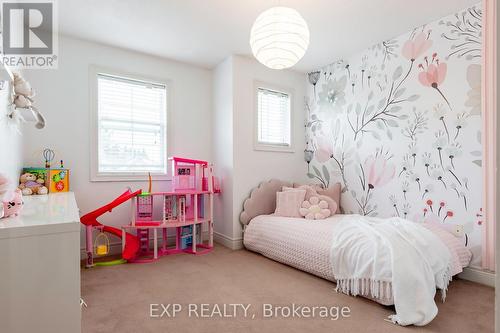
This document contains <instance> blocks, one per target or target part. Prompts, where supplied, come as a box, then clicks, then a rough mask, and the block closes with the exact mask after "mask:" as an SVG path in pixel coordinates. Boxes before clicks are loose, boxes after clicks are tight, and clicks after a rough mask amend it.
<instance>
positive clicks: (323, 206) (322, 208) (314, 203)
mask: <svg viewBox="0 0 500 333" xmlns="http://www.w3.org/2000/svg"><path fill="white" fill-rule="evenodd" d="M335 208H336V207H335ZM299 212H300V215H302V216H304V217H305V218H306V219H308V220H322V219H325V218H327V217H328V216H330V215H332V213H331V211H330V209H328V202H326V201H325V200H320V199H319V198H318V197H316V196H313V197H311V198H309V200H306V201H304V202H302V205H301V207H300V209H299Z"/></svg>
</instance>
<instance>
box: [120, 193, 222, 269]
mask: <svg viewBox="0 0 500 333" xmlns="http://www.w3.org/2000/svg"><path fill="white" fill-rule="evenodd" d="M213 196H214V192H213V191H207V190H177V191H169V192H153V193H143V194H140V195H138V196H137V197H134V198H132V214H131V216H132V221H131V223H130V224H129V225H125V226H122V230H123V233H122V234H123V235H126V232H127V231H135V233H136V234H137V235H138V237H139V238H140V237H143V238H142V239H143V244H144V245H143V247H144V248H145V249H146V250H143V251H142V252H143V253H142V255H141V257H142V258H145V257H147V259H138V260H136V262H141V260H142V262H149V261H151V260H156V259H158V258H159V257H161V256H164V255H171V254H177V253H190V254H204V253H207V252H210V251H211V250H212V249H213ZM179 198H182V199H183V200H184V203H187V202H188V201H189V202H190V204H189V205H188V209H187V215H186V212H184V215H183V216H177V217H175V218H172V217H167V216H166V214H165V204H166V202H167V200H173V201H176V202H178V199H179ZM141 200H142V203H141ZM155 203H156V204H159V203H162V206H163V217H162V218H159V217H156V216H155V215H158V213H159V210H158V209H156V210H155V209H154V204H155ZM141 205H143V206H141ZM140 209H144V211H142V212H141V211H140ZM177 209H179V208H178V207H177ZM203 224H205V225H206V227H205V231H206V232H207V233H208V237H207V238H208V239H206V240H204V239H203V232H202V231H203V229H204V228H203ZM186 227H188V230H189V231H190V233H189V234H187V235H184V234H183V229H184V228H186ZM167 233H168V234H171V235H174V236H175V247H173V248H172V247H169V246H168V244H167ZM151 234H152V241H153V248H152V251H151V249H150V248H149V243H150V241H151ZM125 238H126V237H123V238H122V246H123V247H125V242H126V239H125ZM159 238H160V240H159ZM188 238H189V240H190V242H189V244H188V245H186V243H185V242H186V240H187V239H188Z"/></svg>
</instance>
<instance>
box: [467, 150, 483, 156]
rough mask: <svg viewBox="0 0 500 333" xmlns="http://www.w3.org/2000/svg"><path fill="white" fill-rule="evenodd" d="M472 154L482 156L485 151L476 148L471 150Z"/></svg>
mask: <svg viewBox="0 0 500 333" xmlns="http://www.w3.org/2000/svg"><path fill="white" fill-rule="evenodd" d="M470 154H471V155H472V156H481V155H482V154H483V152H482V151H480V150H474V151H471V152H470Z"/></svg>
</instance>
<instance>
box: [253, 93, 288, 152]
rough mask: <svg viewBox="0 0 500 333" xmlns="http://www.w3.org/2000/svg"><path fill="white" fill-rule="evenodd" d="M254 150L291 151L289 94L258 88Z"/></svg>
mask: <svg viewBox="0 0 500 333" xmlns="http://www.w3.org/2000/svg"><path fill="white" fill-rule="evenodd" d="M256 94H257V98H256V99H257V112H256V113H257V129H256V131H257V135H256V143H255V149H257V150H273V151H291V147H292V141H291V127H292V124H291V123H292V117H291V94H290V93H288V92H285V91H283V90H278V89H269V88H264V87H261V86H258V87H257V89H256Z"/></svg>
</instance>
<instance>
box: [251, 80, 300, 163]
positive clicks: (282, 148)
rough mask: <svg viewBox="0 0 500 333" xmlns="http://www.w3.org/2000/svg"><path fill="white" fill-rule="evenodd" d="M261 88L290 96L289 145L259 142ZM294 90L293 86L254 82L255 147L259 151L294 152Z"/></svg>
mask: <svg viewBox="0 0 500 333" xmlns="http://www.w3.org/2000/svg"><path fill="white" fill-rule="evenodd" d="M259 88H260V89H266V90H273V91H276V92H279V93H283V94H286V95H288V96H289V99H290V144H289V145H279V144H271V143H264V142H259ZM294 96H295V95H294V91H293V89H291V88H287V87H281V86H277V85H274V84H270V83H266V82H260V81H255V82H254V108H253V109H254V117H253V118H254V125H253V127H254V130H253V136H254V137H253V148H254V150H258V151H271V152H283V153H294V152H295V149H294V137H293V131H294V104H295V103H294Z"/></svg>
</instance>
